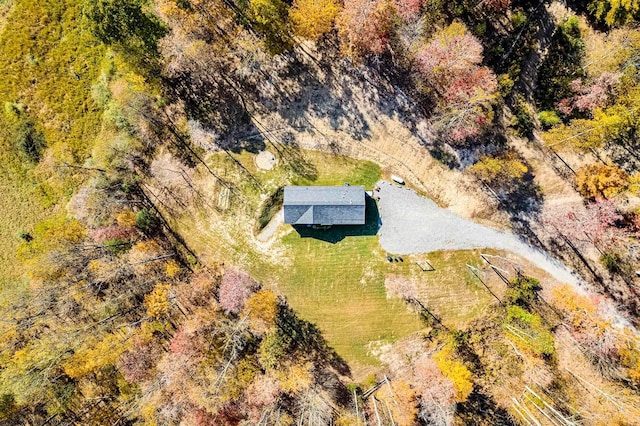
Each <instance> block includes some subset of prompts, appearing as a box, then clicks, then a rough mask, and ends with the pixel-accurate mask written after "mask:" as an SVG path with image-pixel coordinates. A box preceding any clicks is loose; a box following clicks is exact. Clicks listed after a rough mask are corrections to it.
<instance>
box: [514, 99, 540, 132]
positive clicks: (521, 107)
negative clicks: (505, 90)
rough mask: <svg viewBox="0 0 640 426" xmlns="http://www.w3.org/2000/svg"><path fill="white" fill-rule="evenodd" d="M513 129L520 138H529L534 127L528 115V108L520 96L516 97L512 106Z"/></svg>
mask: <svg viewBox="0 0 640 426" xmlns="http://www.w3.org/2000/svg"><path fill="white" fill-rule="evenodd" d="M513 115H514V123H513V125H514V127H515V128H516V130H517V131H518V134H519V135H520V136H523V137H526V138H529V137H531V136H532V135H533V130H534V128H535V127H534V125H533V120H532V119H531V114H530V113H529V106H528V105H527V102H526V101H525V100H524V98H523V97H522V95H517V96H516V97H515V100H514V105H513Z"/></svg>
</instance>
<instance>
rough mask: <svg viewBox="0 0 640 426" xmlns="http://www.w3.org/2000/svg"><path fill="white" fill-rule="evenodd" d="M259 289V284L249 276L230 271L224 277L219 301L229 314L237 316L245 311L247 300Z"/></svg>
mask: <svg viewBox="0 0 640 426" xmlns="http://www.w3.org/2000/svg"><path fill="white" fill-rule="evenodd" d="M258 287H259V286H258V284H257V283H256V282H255V281H253V280H252V279H251V277H250V276H249V275H247V274H245V273H244V272H239V271H236V270H234V269H230V270H228V271H225V273H224V275H223V276H222V283H221V284H220V289H219V293H218V300H219V302H220V305H221V306H222V307H223V308H224V309H225V310H226V311H227V312H230V313H233V314H237V313H239V312H241V311H242V309H244V305H245V302H246V301H247V298H248V297H249V296H250V295H251V293H253V292H254V291H256V290H257V289H258Z"/></svg>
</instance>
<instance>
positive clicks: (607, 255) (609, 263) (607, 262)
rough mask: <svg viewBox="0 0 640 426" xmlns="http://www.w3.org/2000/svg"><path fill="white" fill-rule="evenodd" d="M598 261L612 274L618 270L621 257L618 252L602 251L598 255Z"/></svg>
mask: <svg viewBox="0 0 640 426" xmlns="http://www.w3.org/2000/svg"><path fill="white" fill-rule="evenodd" d="M600 262H601V263H602V264H603V265H604V267H605V268H607V271H609V272H611V273H612V274H614V273H616V272H620V269H621V263H622V258H621V257H620V255H619V254H618V253H613V252H604V253H602V255H601V256H600Z"/></svg>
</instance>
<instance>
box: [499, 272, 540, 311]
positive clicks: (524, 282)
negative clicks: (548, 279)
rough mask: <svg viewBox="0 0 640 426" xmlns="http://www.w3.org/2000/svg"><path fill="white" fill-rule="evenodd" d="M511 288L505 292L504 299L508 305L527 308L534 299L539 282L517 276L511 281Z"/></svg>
mask: <svg viewBox="0 0 640 426" xmlns="http://www.w3.org/2000/svg"><path fill="white" fill-rule="evenodd" d="M511 284H513V287H511V288H509V289H508V290H507V292H506V295H505V296H506V299H507V301H508V303H509V304H515V305H520V306H527V305H528V304H529V303H530V302H531V301H532V300H533V299H534V298H535V297H536V293H537V292H538V290H540V289H541V288H542V287H540V281H538V280H537V279H535V278H532V277H527V276H525V275H518V276H517V277H516V278H514V279H513V280H511Z"/></svg>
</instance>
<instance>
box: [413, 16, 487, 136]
mask: <svg viewBox="0 0 640 426" xmlns="http://www.w3.org/2000/svg"><path fill="white" fill-rule="evenodd" d="M417 60H418V66H419V72H420V74H421V75H422V77H423V78H424V79H425V80H426V81H427V83H429V85H430V86H431V87H432V88H433V89H434V90H435V92H436V93H437V94H439V95H440V98H441V101H442V108H443V114H442V117H441V119H440V127H441V128H442V129H443V130H446V131H448V132H449V135H450V137H451V138H452V139H453V140H455V141H461V140H464V139H465V138H467V137H470V136H473V135H476V134H478V133H479V132H480V130H481V129H482V127H483V126H485V125H487V124H488V123H489V122H490V121H491V114H492V109H491V104H492V103H493V101H494V100H495V97H496V95H495V94H496V91H497V89H498V83H497V80H496V77H495V75H494V74H493V72H492V71H491V70H489V69H488V68H487V67H484V66H481V65H480V64H481V62H482V45H481V44H480V42H479V41H478V39H476V38H475V37H474V36H473V35H471V34H469V33H468V32H467V29H466V27H465V26H464V25H463V24H461V23H457V22H455V23H453V24H451V25H450V26H449V27H447V28H445V29H443V30H442V31H440V32H438V33H437V34H436V35H435V36H434V37H432V38H431V40H430V41H429V43H427V44H425V45H424V46H423V47H422V48H421V49H420V51H419V52H418V54H417Z"/></svg>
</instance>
